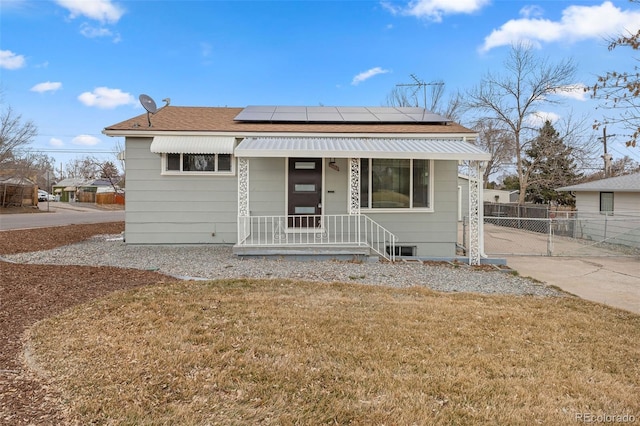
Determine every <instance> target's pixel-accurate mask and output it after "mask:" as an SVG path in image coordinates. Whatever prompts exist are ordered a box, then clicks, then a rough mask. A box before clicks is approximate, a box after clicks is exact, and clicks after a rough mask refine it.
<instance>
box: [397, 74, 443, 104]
mask: <svg viewBox="0 0 640 426" xmlns="http://www.w3.org/2000/svg"><path fill="white" fill-rule="evenodd" d="M410 76H411V78H412V79H413V81H414V82H415V83H404V84H396V86H408V87H415V90H414V91H413V96H415V95H416V93H417V92H418V90H420V89H422V101H423V103H424V109H427V86H442V85H444V83H443V82H434V81H432V82H431V83H425V82H424V80H420V79H419V78H418V77H416V75H415V74H410Z"/></svg>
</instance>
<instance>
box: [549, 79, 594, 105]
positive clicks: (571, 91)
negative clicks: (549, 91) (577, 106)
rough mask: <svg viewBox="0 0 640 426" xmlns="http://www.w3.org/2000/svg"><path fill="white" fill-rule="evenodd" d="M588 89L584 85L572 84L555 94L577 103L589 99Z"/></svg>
mask: <svg viewBox="0 0 640 426" xmlns="http://www.w3.org/2000/svg"><path fill="white" fill-rule="evenodd" d="M586 87H587V86H585V85H584V84H582V83H577V84H572V85H570V86H564V87H563V88H561V89H558V90H556V91H555V94H556V95H558V96H562V97H565V98H569V99H574V100H577V101H586V100H587V98H588V95H587V92H585V89H586Z"/></svg>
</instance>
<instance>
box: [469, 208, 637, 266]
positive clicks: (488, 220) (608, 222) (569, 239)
mask: <svg viewBox="0 0 640 426" xmlns="http://www.w3.org/2000/svg"><path fill="white" fill-rule="evenodd" d="M549 216H552V217H548V218H531V217H509V216H485V218H484V251H485V253H486V254H487V255H489V256H496V255H501V256H505V255H520V256H640V212H624V213H617V212H616V213H615V214H611V213H609V214H604V213H602V214H601V213H598V212H596V213H585V212H551V214H550V215H549ZM467 224H468V221H467V218H464V220H463V224H462V230H461V238H462V242H461V243H460V245H461V247H462V249H463V251H464V250H465V249H466V245H467V241H469V240H468V235H467V233H468V226H467Z"/></svg>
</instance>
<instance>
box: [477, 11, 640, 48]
mask: <svg viewBox="0 0 640 426" xmlns="http://www.w3.org/2000/svg"><path fill="white" fill-rule="evenodd" d="M522 15H523V16H524V17H523V18H521V19H512V20H510V21H508V22H506V23H505V24H503V25H502V26H501V27H500V28H499V29H497V30H493V31H492V32H491V34H489V35H488V36H487V37H485V39H484V44H483V45H482V47H481V49H480V50H481V51H483V52H486V51H489V50H491V49H493V48H494V47H498V46H505V45H511V44H514V43H517V42H523V41H524V42H529V43H531V44H532V45H534V46H540V45H541V43H543V42H547V43H548V42H555V41H563V42H570V43H571V42H576V41H580V40H586V39H600V40H601V39H603V38H606V37H608V36H616V35H619V34H620V33H621V32H622V31H624V29H628V30H634V31H635V29H636V28H638V26H640V11H631V10H624V11H623V10H622V9H620V8H617V7H615V6H614V5H613V4H612V3H611V2H610V1H605V2H604V3H602V4H601V5H599V6H569V7H567V8H566V9H564V10H563V12H562V18H561V19H560V20H559V21H552V20H549V19H543V18H539V17H536V18H532V17H530V16H533V15H532V14H530V12H529V11H526V12H524V9H523V12H522Z"/></svg>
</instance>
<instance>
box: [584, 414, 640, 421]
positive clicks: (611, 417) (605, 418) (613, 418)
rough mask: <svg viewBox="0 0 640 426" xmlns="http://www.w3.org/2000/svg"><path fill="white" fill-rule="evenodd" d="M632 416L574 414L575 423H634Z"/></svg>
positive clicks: (634, 417) (634, 419)
mask: <svg viewBox="0 0 640 426" xmlns="http://www.w3.org/2000/svg"><path fill="white" fill-rule="evenodd" d="M636 420H637V418H636V416H634V415H633V414H592V413H576V421H577V422H580V423H635V422H636Z"/></svg>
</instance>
